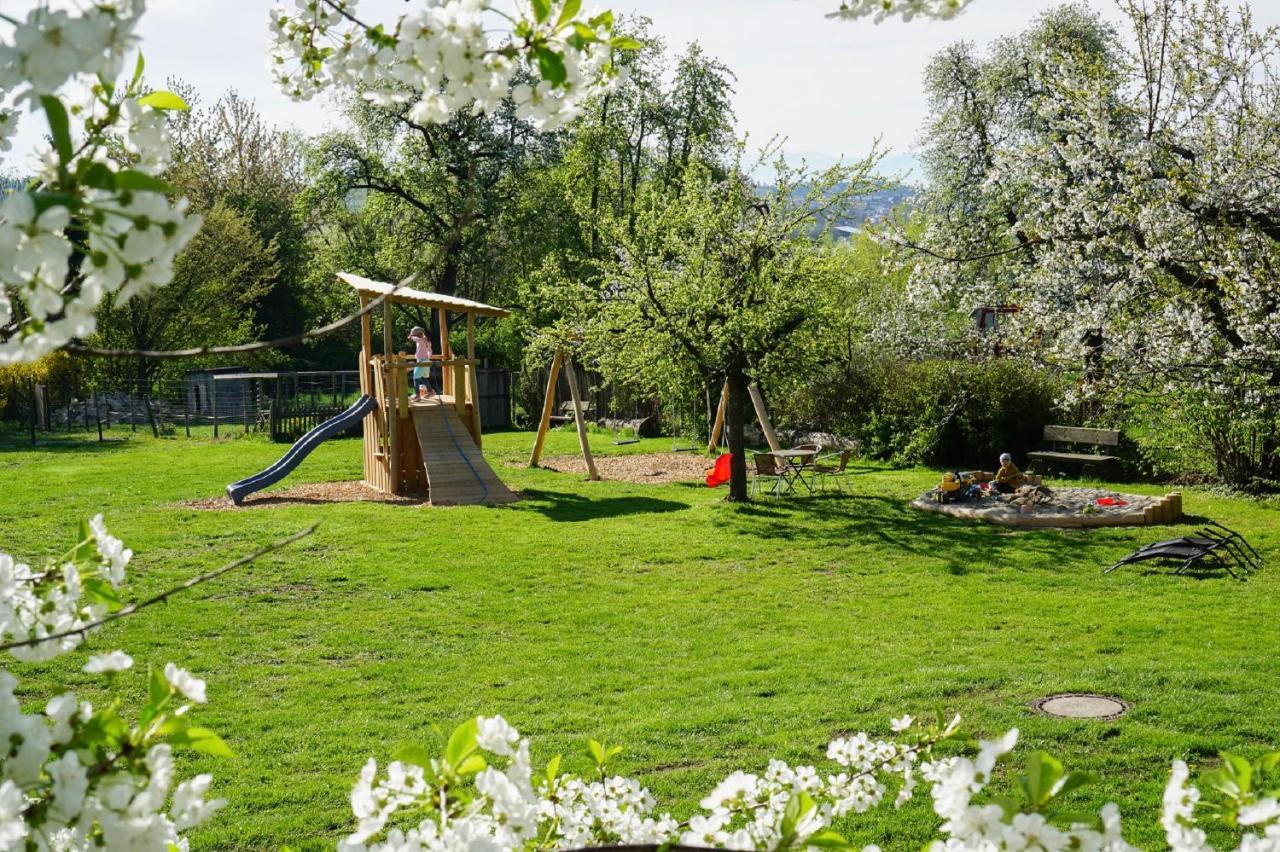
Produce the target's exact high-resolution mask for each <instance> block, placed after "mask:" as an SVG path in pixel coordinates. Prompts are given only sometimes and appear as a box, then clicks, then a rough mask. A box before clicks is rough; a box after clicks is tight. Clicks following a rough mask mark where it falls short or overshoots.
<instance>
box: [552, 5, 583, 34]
mask: <svg viewBox="0 0 1280 852" xmlns="http://www.w3.org/2000/svg"><path fill="white" fill-rule="evenodd" d="M581 10H582V0H565V3H564V8H563V9H561V10H560V18H559V20H557V21H556V29H560V27H563V26H564V25H565V24H567V23H569V22H570V21H572V20H573V19H574V17H575V16H576V15H577V14H578V12H579V11H581Z"/></svg>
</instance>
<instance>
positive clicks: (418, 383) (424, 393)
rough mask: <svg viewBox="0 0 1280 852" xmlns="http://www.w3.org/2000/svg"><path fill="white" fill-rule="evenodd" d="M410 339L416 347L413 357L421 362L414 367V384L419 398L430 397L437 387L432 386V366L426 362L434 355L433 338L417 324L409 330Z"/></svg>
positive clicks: (433, 394) (434, 393)
mask: <svg viewBox="0 0 1280 852" xmlns="http://www.w3.org/2000/svg"><path fill="white" fill-rule="evenodd" d="M409 340H410V342H412V343H413V344H414V347H415V348H414V353H413V358H414V360H415V361H418V362H419V363H418V365H417V366H415V367H414V368H413V386H414V387H415V388H417V398H418V399H419V400H422V399H428V398H430V397H433V396H435V395H436V389H435V388H433V387H432V386H431V367H430V366H429V365H427V364H426V363H425V362H426V361H428V360H430V358H431V355H432V351H431V338H430V337H428V336H427V333H426V332H425V331H423V330H422V326H420V325H415V326H414V327H413V329H412V330H411V331H410V332H409Z"/></svg>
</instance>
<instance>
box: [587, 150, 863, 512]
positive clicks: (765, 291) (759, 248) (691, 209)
mask: <svg viewBox="0 0 1280 852" xmlns="http://www.w3.org/2000/svg"><path fill="white" fill-rule="evenodd" d="M875 161H876V156H875V155H873V156H871V157H868V158H867V159H865V160H863V161H861V162H859V163H857V164H855V165H854V166H852V167H840V166H837V167H835V168H832V169H830V170H828V171H826V172H824V173H822V174H817V175H807V174H802V173H794V172H790V171H789V170H787V169H786V167H785V166H782V165H781V164H780V172H781V173H780V176H779V180H778V182H777V185H776V186H775V187H773V188H772V189H771V190H770V191H769V192H768V193H767V194H761V193H759V192H757V189H756V187H754V186H753V185H752V183H751V182H750V181H749V180H748V179H747V178H746V176H745V174H744V173H743V170H742V169H741V168H735V169H734V171H733V173H732V174H731V176H730V177H729V178H727V179H724V180H717V179H716V176H715V174H714V173H713V170H712V169H711V168H710V167H708V166H707V165H705V164H703V163H701V162H700V161H694V162H692V163H691V164H690V166H689V168H688V169H687V170H686V171H685V173H684V175H683V176H682V178H681V181H680V183H679V185H678V187H676V191H675V192H670V191H668V188H667V186H666V184H665V183H664V182H661V181H652V182H650V183H648V184H646V185H644V186H643V187H642V188H641V193H640V196H639V199H638V202H637V205H636V217H635V225H634V227H632V226H631V225H630V223H629V222H628V221H619V220H618V219H617V218H613V219H610V220H607V221H606V222H605V224H604V227H605V229H606V232H607V234H608V237H609V239H610V240H611V241H612V242H613V243H614V244H615V245H616V246H617V247H618V254H617V259H616V261H614V262H613V263H612V264H610V266H609V267H608V269H607V273H606V280H607V281H608V285H607V286H606V287H605V289H604V290H603V291H602V293H601V295H600V302H601V304H600V310H599V312H598V314H597V315H596V317H595V319H594V321H593V322H592V324H591V326H590V329H591V331H590V333H589V337H590V339H591V340H592V348H593V350H594V352H595V353H596V355H597V357H598V358H599V360H600V364H601V366H602V368H603V369H604V370H605V371H606V373H607V374H609V373H612V374H614V375H623V376H625V377H626V378H627V379H629V380H630V381H632V382H644V381H647V382H648V383H649V385H650V386H652V387H658V386H660V383H661V382H662V381H664V378H663V376H664V375H667V374H668V373H669V371H670V372H674V374H675V375H676V376H680V375H685V376H688V375H690V374H692V375H694V376H697V377H699V378H700V379H701V380H702V381H703V382H705V383H713V384H715V385H719V384H720V382H722V381H724V382H728V386H729V399H728V410H727V416H726V430H727V431H726V435H727V438H728V443H729V450H730V452H731V453H732V455H733V460H732V479H731V482H730V493H729V499H731V500H745V499H747V471H746V456H745V449H744V438H743V427H744V425H745V423H746V410H747V407H746V406H747V402H746V400H747V388H748V384H749V382H750V381H751V378H752V376H753V374H755V373H756V372H757V371H758V370H759V368H760V367H761V365H762V364H763V363H764V362H765V360H766V359H768V358H769V356H771V355H773V354H775V353H779V352H781V351H783V350H784V349H785V348H786V347H787V346H789V345H791V343H792V341H793V340H794V339H795V337H796V336H797V332H799V331H801V330H802V329H805V328H808V327H810V326H811V325H813V324H814V323H816V322H817V321H818V320H819V318H820V314H821V312H822V306H823V298H822V296H821V294H823V293H824V292H826V291H827V290H829V289H830V288H832V286H833V285H834V280H835V276H836V273H837V265H836V264H835V263H833V262H832V256H831V253H830V252H829V251H827V250H826V248H825V247H824V246H823V245H821V244H819V243H816V242H815V241H814V240H812V239H811V238H810V237H809V234H808V229H809V226H810V225H811V224H812V223H813V222H814V221H815V220H816V219H817V218H818V217H820V216H824V215H831V214H832V213H833V212H834V211H836V210H838V209H840V208H841V207H843V206H844V205H846V204H847V203H848V201H849V200H850V199H852V198H854V197H856V196H858V195H860V194H864V193H866V192H869V191H871V190H872V189H873V188H875V187H877V186H878V183H879V182H878V181H876V180H874V179H873V178H872V177H871V176H870V173H871V170H872V168H873V166H874V163H875ZM739 162H740V161H739ZM775 367H783V368H785V359H778V361H776V362H775ZM665 380H666V381H670V380H671V379H665Z"/></svg>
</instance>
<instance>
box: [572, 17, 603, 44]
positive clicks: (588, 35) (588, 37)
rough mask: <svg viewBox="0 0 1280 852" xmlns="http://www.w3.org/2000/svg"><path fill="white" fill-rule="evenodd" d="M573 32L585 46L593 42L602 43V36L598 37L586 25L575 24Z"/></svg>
mask: <svg viewBox="0 0 1280 852" xmlns="http://www.w3.org/2000/svg"><path fill="white" fill-rule="evenodd" d="M573 32H574V35H576V36H577V37H578V38H579V39H581V40H582V43H583V44H591V43H592V42H597V41H600V36H598V35H596V31H595V30H593V29H591V27H589V26H587V25H586V24H582V23H577V22H575V23H574V25H573Z"/></svg>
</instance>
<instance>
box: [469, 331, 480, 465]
mask: <svg viewBox="0 0 1280 852" xmlns="http://www.w3.org/2000/svg"><path fill="white" fill-rule="evenodd" d="M467 360H468V361H470V362H471V363H470V364H468V365H467V402H469V403H471V421H470V426H471V436H472V437H473V438H475V439H476V446H477V447H479V446H480V432H481V428H482V427H481V423H480V373H479V371H478V370H477V369H476V364H475V361H476V315H475V314H467Z"/></svg>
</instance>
